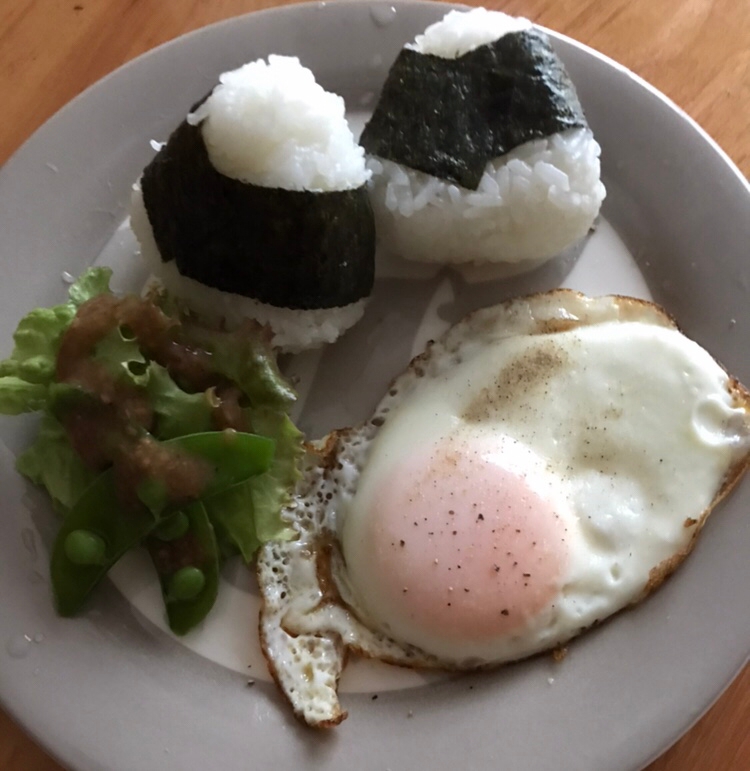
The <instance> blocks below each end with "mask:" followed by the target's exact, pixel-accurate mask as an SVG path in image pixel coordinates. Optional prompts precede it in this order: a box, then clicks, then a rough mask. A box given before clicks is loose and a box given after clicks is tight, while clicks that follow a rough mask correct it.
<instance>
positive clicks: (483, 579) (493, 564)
mask: <svg viewBox="0 0 750 771" xmlns="http://www.w3.org/2000/svg"><path fill="white" fill-rule="evenodd" d="M529 453H530V451H528V450H526V449H525V448H521V447H519V446H517V445H515V444H514V443H513V442H512V441H511V440H507V441H505V442H500V444H499V445H498V442H497V440H489V439H483V438H477V437H474V438H472V439H471V440H463V441H462V440H459V439H456V438H455V437H454V438H448V439H443V440H440V441H439V442H438V443H437V444H435V445H433V446H432V447H429V448H426V449H425V450H423V451H421V452H420V451H417V452H415V453H412V454H410V456H409V458H408V459H407V460H405V461H404V462H403V463H401V464H400V465H399V466H398V467H397V468H394V469H393V473H392V474H391V475H390V476H389V479H388V483H387V485H385V486H384V487H383V488H382V489H381V490H380V491H379V494H378V495H377V496H376V497H375V499H374V501H373V503H372V508H371V510H370V511H369V512H368V516H367V518H366V521H367V522H368V523H369V524H368V527H367V528H366V532H365V538H366V539H367V542H368V546H367V549H366V551H367V554H368V560H367V561H368V562H369V565H368V566H367V568H366V573H367V574H369V575H370V576H377V577H378V578H377V583H378V585H379V586H378V592H377V593H378V595H379V599H378V603H379V604H380V605H381V606H382V607H384V608H385V607H387V608H389V611H388V618H389V622H388V624H387V626H388V630H387V631H389V632H390V633H391V634H392V635H393V636H395V637H400V638H401V639H403V640H404V641H406V642H413V643H414V644H416V645H420V640H423V639H430V638H435V637H438V638H441V639H443V640H449V641H457V642H460V641H461V640H472V641H482V640H488V639H491V638H498V637H504V636H507V635H512V634H514V633H516V632H520V631H521V630H522V629H523V627H524V626H526V625H527V624H528V623H529V621H530V620H531V619H533V618H534V617H535V616H537V615H538V614H539V613H540V612H541V611H543V610H545V609H548V608H550V607H552V605H553V603H554V600H555V597H556V596H557V595H558V592H559V590H560V586H561V584H562V576H563V575H564V573H565V570H566V566H567V563H568V547H567V543H566V520H565V518H564V517H561V516H560V514H559V513H558V512H557V511H556V506H555V504H554V503H553V502H552V501H554V500H558V501H559V495H557V496H555V495H554V494H553V492H552V489H551V487H550V490H549V492H547V491H546V490H545V477H546V478H549V477H550V475H549V474H545V467H544V464H543V462H542V461H540V460H539V459H538V458H537V457H536V456H534V462H529V460H528V455H529ZM360 575H363V574H360ZM366 594H367V593H365V596H366ZM378 615H382V614H378ZM413 630H417V633H416V635H415V634H414V633H413ZM410 638H411V639H410Z"/></svg>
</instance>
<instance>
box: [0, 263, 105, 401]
mask: <svg viewBox="0 0 750 771" xmlns="http://www.w3.org/2000/svg"><path fill="white" fill-rule="evenodd" d="M111 275H112V271H111V270H110V269H109V268H89V270H87V271H86V272H85V273H84V274H83V275H82V276H81V277H80V278H79V279H78V280H77V281H76V282H75V283H74V284H73V285H72V286H71V287H70V289H69V290H68V294H69V300H68V302H66V303H63V304H62V305H55V306H54V307H52V308H36V309H35V310H33V311H31V312H30V313H27V314H26V315H25V316H24V317H23V318H22V319H21V321H20V322H19V323H18V327H17V328H16V331H15V333H14V335H13V342H14V343H15V346H14V348H13V352H12V353H11V355H10V356H9V357H8V358H7V359H5V360H3V361H0V413H3V414H6V415H18V414H19V413H21V412H36V411H37V410H40V409H43V408H44V406H45V404H46V399H47V396H48V392H47V389H48V388H49V386H50V384H51V383H52V382H53V379H54V376H55V359H56V357H57V351H58V348H59V347H60V340H61V338H62V336H63V333H64V332H65V330H66V329H67V328H68V325H69V324H70V322H71V321H73V318H74V317H75V315H76V311H77V310H78V306H79V305H81V304H82V303H84V302H86V301H87V300H90V299H91V298H92V297H96V296H97V295H99V294H102V293H103V292H108V291H109V279H110V277H111ZM23 383H27V384H29V385H28V386H27V387H24V386H23V385H22V384H23ZM31 385H35V386H39V387H38V388H31V387H30V386H31Z"/></svg>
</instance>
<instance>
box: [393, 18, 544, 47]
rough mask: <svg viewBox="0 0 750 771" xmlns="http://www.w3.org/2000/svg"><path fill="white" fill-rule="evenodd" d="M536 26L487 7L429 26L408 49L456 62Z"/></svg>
mask: <svg viewBox="0 0 750 771" xmlns="http://www.w3.org/2000/svg"><path fill="white" fill-rule="evenodd" d="M532 26H533V25H532V24H531V22H530V21H529V20H528V19H524V18H522V17H520V16H519V17H517V16H508V14H507V13H502V12H500V11H488V10H487V9H486V8H475V9H474V10H472V11H468V12H466V11H450V12H449V13H447V14H446V15H445V16H444V17H443V18H442V19H441V20H440V21H438V22H435V24H431V25H430V26H429V27H427V29H426V30H425V31H424V34H422V35H417V36H416V38H414V42H413V43H409V44H407V45H406V48H411V49H412V50H413V51H418V52H419V53H421V54H434V55H435V56H441V57H443V59H456V58H458V57H459V56H463V55H464V54H467V53H469V51H473V50H474V49H475V48H479V46H483V45H487V43H493V42H494V41H495V40H499V39H500V38H501V37H502V36H503V35H506V34H507V33H508V32H522V31H523V30H525V29H530V28H531V27H532Z"/></svg>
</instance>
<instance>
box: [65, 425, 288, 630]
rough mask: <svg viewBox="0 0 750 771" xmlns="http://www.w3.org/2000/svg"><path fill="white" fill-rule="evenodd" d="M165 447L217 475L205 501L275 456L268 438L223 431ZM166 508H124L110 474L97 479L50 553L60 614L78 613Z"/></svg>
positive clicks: (205, 492) (261, 469)
mask: <svg viewBox="0 0 750 771" xmlns="http://www.w3.org/2000/svg"><path fill="white" fill-rule="evenodd" d="M164 445H166V446H173V447H177V448H180V449H182V450H184V451H185V452H186V453H189V454H191V455H195V456H198V457H200V458H202V459H203V460H205V461H207V462H208V463H209V464H210V466H211V468H212V471H213V474H212V475H210V477H209V478H208V480H207V482H206V485H205V487H204V488H203V491H202V493H201V498H203V497H209V496H211V495H215V494H217V493H219V492H222V491H224V490H227V489H228V488H230V487H232V486H233V485H235V484H239V483H240V482H243V481H245V480H246V479H249V478H250V477H251V476H255V475H256V474H261V473H263V472H264V471H265V470H266V469H267V468H268V466H269V465H270V463H271V460H272V458H273V452H274V442H273V441H272V440H270V439H267V438H265V437H261V436H256V435H255V434H245V433H238V432H223V431H212V432H207V433H202V434H191V435H189V436H183V437H179V438H177V439H171V440H169V441H167V442H164ZM148 503H149V502H148V500H147V501H146V504H148ZM162 503H163V502H161V501H160V502H159V505H158V506H155V507H154V506H152V507H151V508H150V507H149V505H146V504H144V505H135V506H133V505H129V506H128V505H125V504H123V503H122V502H121V501H120V500H118V497H117V493H116V484H115V477H114V473H113V472H112V470H111V469H110V470H107V471H105V472H104V473H102V474H100V475H99V476H98V477H97V478H96V479H95V480H94V482H93V483H92V484H91V485H90V486H89V487H88V488H87V489H86V491H85V492H84V493H83V495H82V496H81V497H80V498H79V499H78V501H77V502H76V503H75V505H74V506H73V508H72V509H71V510H70V512H69V513H68V515H67V516H66V517H65V519H64V521H63V523H62V527H61V528H60V531H59V532H58V534H57V538H56V539H55V543H54V546H53V548H52V557H51V562H50V578H51V580H52V591H53V594H54V597H55V603H56V605H57V610H58V612H59V613H60V615H62V616H72V615H74V614H75V613H77V612H78V610H80V608H81V606H82V605H83V603H84V601H85V600H86V598H87V597H88V595H89V593H90V592H91V591H92V589H93V588H94V587H95V586H96V585H97V584H98V583H99V581H101V579H102V578H103V577H104V576H105V575H106V573H107V571H108V570H109V569H110V568H111V567H112V565H114V564H115V562H117V560H119V559H120V557H122V555H123V554H125V552H127V551H129V550H130V549H132V548H133V547H135V546H137V545H138V544H140V543H141V541H143V539H144V538H146V536H148V535H149V533H151V531H152V530H153V529H154V528H155V527H156V526H157V525H159V524H160V523H161V522H162V521H163V520H164V518H165V517H166V516H167V515H168V514H170V513H173V511H174V509H172V510H170V508H169V506H167V507H166V508H165V509H163V508H162ZM183 508H184V504H183Z"/></svg>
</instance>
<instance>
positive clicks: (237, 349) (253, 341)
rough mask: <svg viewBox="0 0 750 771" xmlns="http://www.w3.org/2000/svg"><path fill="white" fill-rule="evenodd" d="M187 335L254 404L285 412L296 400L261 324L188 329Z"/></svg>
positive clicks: (214, 365)
mask: <svg viewBox="0 0 750 771" xmlns="http://www.w3.org/2000/svg"><path fill="white" fill-rule="evenodd" d="M188 337H189V339H190V341H191V342H193V343H195V344H197V345H199V346H201V347H202V348H204V349H205V350H207V351H209V352H210V353H211V354H212V357H211V358H212V365H213V367H214V368H215V369H216V371H217V372H218V373H219V374H220V375H223V376H224V377H225V378H227V379H228V380H231V381H232V382H233V383H235V384H236V385H237V386H238V387H239V388H240V390H241V391H242V392H243V393H244V394H245V395H246V396H247V397H248V399H249V400H250V402H251V404H253V406H269V407H275V408H276V409H279V410H283V411H284V412H288V411H289V410H290V409H291V407H292V405H293V404H294V403H295V402H296V401H297V395H296V394H295V393H294V390H293V389H292V387H291V386H290V385H289V383H287V381H286V380H285V379H284V376H283V375H282V374H281V372H279V368H278V365H277V364H276V356H275V354H274V353H273V349H272V348H271V346H270V344H269V343H268V341H267V340H266V338H265V335H264V331H263V328H262V327H260V326H250V327H244V328H241V329H238V330H236V331H235V332H218V331H214V330H208V329H197V328H191V329H189V330H188Z"/></svg>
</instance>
